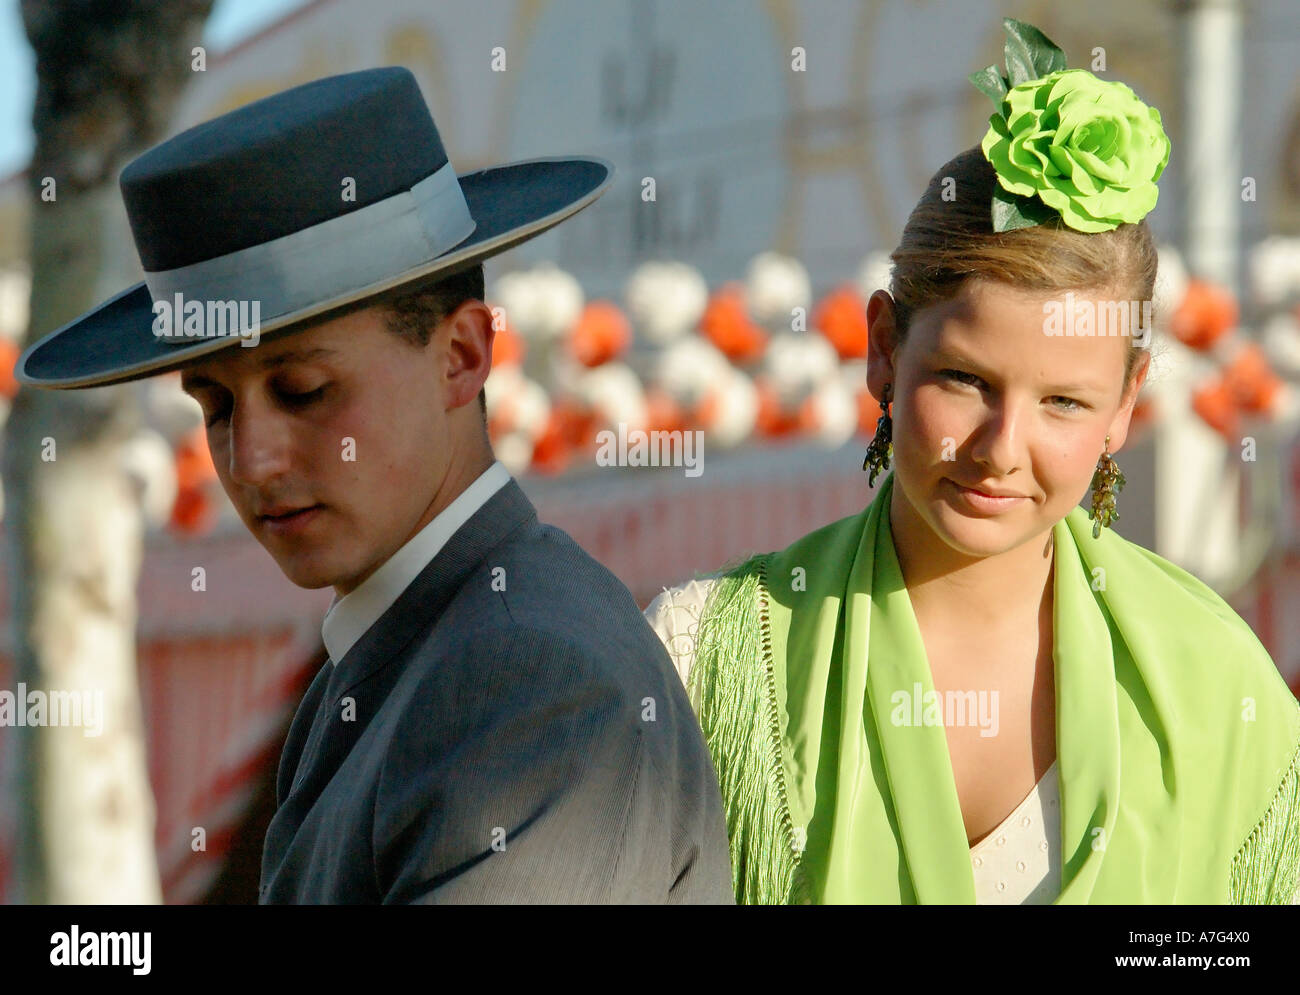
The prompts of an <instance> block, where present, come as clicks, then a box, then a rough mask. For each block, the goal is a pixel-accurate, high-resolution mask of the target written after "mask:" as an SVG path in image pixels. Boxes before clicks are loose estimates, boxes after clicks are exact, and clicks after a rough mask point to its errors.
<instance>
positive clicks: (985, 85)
mask: <svg viewBox="0 0 1300 995" xmlns="http://www.w3.org/2000/svg"><path fill="white" fill-rule="evenodd" d="M966 78H967V79H968V80H970V81H971V82H972V83H974V84H975V86H976V88H977V89H978V90H979V91H980V93H982V94H984V96H986V97H988V98H989V99H990V100H991V101H993V106H994V107H996V108H998V109H999V110H1001V108H1002V99H1003V98H1004V97H1005V96H1006V95H1007V90H1008V89H1010V87H1008V86H1007V81H1006V80H1005V79H1003V77H1002V74H1001V73H1000V72H998V67H997V66H988V67H986V68H984V69H981V70H980V71H979V72H977V73H971V74H970V75H969V76H967V77H966Z"/></svg>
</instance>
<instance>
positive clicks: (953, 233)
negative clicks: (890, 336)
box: [889, 146, 1157, 389]
mask: <svg viewBox="0 0 1300 995" xmlns="http://www.w3.org/2000/svg"><path fill="white" fill-rule="evenodd" d="M996 184H997V174H996V173H994V171H993V166H992V165H991V164H990V163H989V161H988V160H987V159H985V158H984V153H983V152H982V151H981V150H980V148H979V146H975V147H973V148H969V149H967V150H966V151H965V152H962V153H961V154H959V155H957V156H955V157H954V158H952V159H950V160H949V161H948V162H947V163H945V164H944V165H943V166H942V167H940V169H939V171H938V172H937V173H935V174H934V176H932V177H931V178H930V184H929V186H928V187H926V190H925V193H924V194H922V195H921V199H920V200H919V201H918V202H917V204H916V207H914V208H913V209H912V213H911V215H909V216H908V219H907V224H906V225H905V226H904V228H903V237H902V239H901V240H900V242H899V245H898V248H897V249H895V250H894V251H893V252H892V253H890V256H889V258H890V259H891V260H893V263H894V267H893V272H892V277H891V279H890V285H889V292H890V295H891V296H892V297H893V298H894V301H895V305H896V308H895V310H896V313H897V316H898V318H897V326H898V339H899V344H902V341H903V339H905V338H906V335H907V329H908V325H909V324H910V322H911V319H912V317H913V316H914V315H915V314H916V313H917V312H918V311H920V310H922V309H923V308H927V307H930V306H931V305H934V304H939V303H942V302H943V301H947V300H950V299H952V298H953V297H955V296H957V294H958V293H959V292H960V291H961V289H962V287H963V285H964V284H965V282H966V281H967V280H968V279H970V278H972V277H974V278H983V279H988V280H995V281H998V282H1001V283H1005V284H1008V285H1010V286H1012V287H1015V288H1017V289H1019V290H1025V291H1045V292H1049V293H1050V292H1057V291H1065V290H1088V291H1098V290H1108V291H1113V292H1115V293H1116V296H1117V297H1120V298H1121V299H1123V300H1125V301H1128V300H1137V301H1150V300H1152V299H1153V296H1154V292H1155V282H1156V264H1157V256H1156V247H1155V242H1154V240H1153V239H1152V237H1151V230H1150V228H1149V227H1148V226H1147V223H1146V220H1145V219H1144V220H1142V221H1139V222H1138V223H1137V224H1122V225H1120V226H1119V227H1118V228H1116V229H1114V230H1113V231H1106V232H1097V233H1092V234H1089V233H1085V232H1080V231H1075V230H1074V229H1072V228H1068V227H1066V225H1065V224H1064V222H1062V221H1061V219H1060V218H1059V217H1053V218H1052V219H1050V220H1049V221H1047V222H1046V223H1044V224H1040V225H1035V226H1033V227H1030V228H1018V229H1015V230H1013V231H1009V232H995V231H994V230H993V221H992V217H991V209H990V204H991V202H992V199H993V190H994V187H995V186H996ZM1137 310H1138V311H1139V312H1141V310H1142V309H1141V308H1138V309H1137ZM1143 327H1144V328H1145V325H1144V326H1143ZM1142 341H1144V342H1146V343H1147V345H1145V346H1139V345H1138V341H1137V339H1134V344H1133V345H1132V346H1131V347H1130V349H1129V353H1128V361H1127V365H1126V366H1125V370H1124V387H1125V389H1127V388H1128V387H1129V385H1130V382H1131V379H1132V376H1133V372H1134V369H1135V367H1136V364H1137V360H1138V359H1139V357H1140V356H1141V354H1142V353H1143V352H1148V351H1149V343H1150V332H1149V331H1148V332H1147V334H1146V335H1145V336H1144V338H1143V339H1142Z"/></svg>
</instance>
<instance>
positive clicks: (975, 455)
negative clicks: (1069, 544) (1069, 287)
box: [867, 279, 1148, 557]
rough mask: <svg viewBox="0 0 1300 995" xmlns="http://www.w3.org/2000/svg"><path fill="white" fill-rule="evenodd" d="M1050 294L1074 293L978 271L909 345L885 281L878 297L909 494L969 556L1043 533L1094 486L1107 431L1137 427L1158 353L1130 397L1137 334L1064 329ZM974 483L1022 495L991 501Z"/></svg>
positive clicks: (885, 379)
mask: <svg viewBox="0 0 1300 995" xmlns="http://www.w3.org/2000/svg"><path fill="white" fill-rule="evenodd" d="M1073 299H1074V304H1075V306H1076V307H1088V306H1092V307H1094V308H1098V309H1100V307H1101V306H1102V304H1103V302H1107V301H1112V300H1113V298H1111V297H1109V296H1107V293H1106V292H1105V291H1102V292H1100V293H1097V294H1094V293H1092V292H1080V291H1075V292H1074V293H1073ZM1049 301H1057V302H1060V306H1061V307H1062V308H1064V307H1065V301H1066V298H1065V295H1064V294H1063V293H1061V294H1051V293H1027V292H1024V291H1020V290H1017V289H1015V288H1012V287H1010V286H1008V285H1005V284H1001V283H995V282H990V281H984V280H975V279H972V280H968V281H967V283H966V284H965V286H964V288H963V290H962V292H961V293H960V294H958V295H957V297H955V298H954V299H952V300H950V301H947V302H944V303H942V304H939V305H935V306H933V307H930V308H926V309H924V310H922V311H920V312H918V313H917V314H916V315H915V316H914V318H913V320H912V323H911V325H910V327H909V329H908V332H907V337H906V340H905V341H904V343H903V345H902V346H901V347H898V348H893V347H892V346H891V342H892V340H893V336H894V329H895V326H894V313H893V300H892V298H890V296H889V295H888V294H887V293H886V292H884V291H877V292H876V294H873V295H872V299H871V301H870V302H869V304H868V309H867V311H868V322H869V325H870V329H871V332H870V339H871V346H870V355H869V374H868V381H869V385H870V387H871V390H872V393H873V394H874V395H875V396H876V397H880V396H881V392H882V391H883V389H884V386H885V384H886V383H888V384H891V385H892V386H893V398H892V416H893V443H894V460H893V467H894V475H895V489H896V490H900V489H901V492H902V493H901V495H895V499H894V500H895V503H897V502H898V500H899V498H900V497H901V498H903V499H904V500H906V502H907V505H908V506H909V507H908V509H906V510H907V513H908V514H909V516H910V517H912V518H913V519H914V520H919V521H920V522H923V523H924V524H925V525H928V526H929V529H930V530H931V531H932V532H933V533H934V535H935V536H937V537H938V538H939V539H940V540H942V542H943V543H945V544H946V545H947V546H948V547H950V548H951V549H952V550H954V551H956V552H957V553H959V554H964V555H965V556H967V557H985V556H992V555H996V554H998V553H1001V552H1005V551H1007V550H1010V549H1013V548H1016V547H1018V546H1020V545H1022V544H1024V543H1025V542H1027V541H1029V540H1030V539H1033V538H1035V537H1038V536H1042V535H1043V534H1044V533H1045V532H1046V531H1047V530H1048V529H1050V528H1051V527H1052V526H1053V525H1055V524H1056V522H1058V521H1060V520H1061V519H1062V518H1063V517H1064V516H1065V515H1066V514H1067V513H1068V512H1069V511H1070V509H1072V508H1073V507H1074V506H1075V505H1076V504H1078V503H1079V501H1080V499H1081V498H1082V497H1083V496H1084V494H1085V493H1086V492H1087V490H1088V487H1089V485H1090V484H1091V481H1092V475H1093V471H1094V470H1095V469H1096V465H1097V460H1098V458H1099V457H1100V456H1101V453H1102V450H1103V448H1104V446H1105V444H1106V436H1107V434H1108V433H1109V435H1110V451H1111V453H1115V452H1116V451H1117V450H1119V449H1120V448H1121V447H1122V446H1123V445H1124V441H1125V438H1126V437H1127V433H1128V425H1129V419H1130V418H1131V416H1132V410H1133V403H1134V401H1135V400H1136V396H1137V390H1138V388H1139V387H1140V386H1141V384H1142V381H1143V380H1144V379H1145V377H1146V368H1147V359H1148V357H1147V356H1144V357H1143V358H1142V359H1141V360H1140V361H1139V367H1138V369H1137V370H1136V371H1135V373H1136V375H1135V379H1134V382H1133V384H1132V386H1131V387H1130V389H1129V391H1128V393H1127V394H1125V395H1124V396H1121V394H1122V388H1123V383H1122V381H1123V377H1124V365H1125V360H1126V357H1127V355H1128V352H1129V350H1130V348H1131V346H1132V344H1133V343H1132V339H1131V338H1130V337H1129V336H1128V335H1115V336H1111V337H1075V336H1062V335H1050V334H1048V329H1054V328H1056V327H1059V321H1058V323H1057V324H1056V325H1053V324H1049V321H1048V315H1049V310H1048V309H1047V308H1046V307H1045V305H1046V304H1047V302H1049ZM1075 313H1076V314H1078V313H1079V312H1078V311H1076V312H1075ZM1095 313H1100V311H1098V312H1095ZM1058 314H1059V312H1058ZM963 487H966V488H973V489H975V490H978V491H982V492H985V493H989V494H999V495H1011V496H1012V497H1011V499H1009V500H1007V501H1004V502H988V501H980V500H979V499H978V497H975V496H972V495H970V494H968V493H965V492H963V490H962V488H963Z"/></svg>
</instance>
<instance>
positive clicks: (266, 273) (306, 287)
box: [144, 162, 475, 345]
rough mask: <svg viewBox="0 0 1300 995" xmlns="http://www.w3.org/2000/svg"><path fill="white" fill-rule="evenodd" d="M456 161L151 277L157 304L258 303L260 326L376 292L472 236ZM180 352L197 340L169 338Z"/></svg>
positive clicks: (148, 281)
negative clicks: (398, 188)
mask: <svg viewBox="0 0 1300 995" xmlns="http://www.w3.org/2000/svg"><path fill="white" fill-rule="evenodd" d="M474 228H475V223H474V219H473V217H471V216H470V213H469V205H468V204H467V203H466V202H465V194H464V193H463V192H462V191H461V188H460V182H459V181H458V180H457V178H456V172H455V170H454V169H453V168H452V165H451V163H450V162H447V163H446V164H445V165H444V166H443V167H442V168H441V169H438V170H436V171H435V172H433V173H430V174H429V175H428V176H426V177H425V178H424V179H422V180H420V181H419V182H418V183H416V184H415V185H414V186H412V187H411V189H410V190H404V191H402V192H401V193H398V194H394V195H393V196H391V197H386V198H384V199H383V200H381V201H378V202H376V203H374V204H369V205H367V206H366V207H363V208H361V209H359V210H356V211H352V212H350V213H348V214H344V215H341V216H339V217H337V218H330V219H329V220H328V221H322V222H321V223H320V224H316V225H312V226H311V227H310V228H303V229H302V230H301V231H296V232H292V233H291V234H288V235H284V236H282V237H280V238H276V239H272V240H271V241H269V242H263V243H261V244H259V245H252V246H249V247H248V248H246V249H239V250H237V251H235V252H230V253H227V254H226V255H224V256H216V257H215V258H212V259H205V260H203V261H202V262H198V263H193V264H191V265H189V266H180V267H177V268H176V269H169V270H159V271H157V272H153V273H149V272H146V273H145V275H144V279H145V283H146V284H147V285H148V287H149V293H150V295H151V296H152V297H153V299H154V301H155V302H159V301H167V302H168V304H170V303H171V302H172V301H173V299H175V298H176V296H177V295H178V294H179V295H180V297H181V299H182V300H194V301H249V302H252V301H257V302H259V313H260V316H261V320H262V321H270V320H272V319H275V318H279V317H282V316H284V315H287V314H292V313H293V312H295V311H300V310H303V309H304V308H308V307H311V306H313V305H316V304H319V303H321V302H322V301H327V300H332V299H334V298H336V297H341V296H343V295H346V294H348V293H351V292H353V291H356V290H361V289H363V288H365V287H369V286H372V285H374V284H376V283H379V282H380V281H382V280H385V279H387V278H389V277H393V276H396V275H397V274H399V273H402V272H405V271H406V270H408V269H412V268H414V267H416V266H419V265H420V264H421V263H426V262H428V261H429V260H431V259H434V258H436V257H437V256H440V255H442V254H443V253H444V252H448V251H449V250H451V249H453V248H455V247H456V246H457V245H459V244H460V243H461V242H463V241H465V239H467V238H469V236H470V235H471V234H473V232H474ZM160 341H163V342H168V343H170V344H175V345H193V341H194V340H193V339H192V338H190V339H187V338H184V337H180V336H177V337H163V338H160Z"/></svg>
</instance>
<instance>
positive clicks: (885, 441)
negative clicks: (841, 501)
mask: <svg viewBox="0 0 1300 995" xmlns="http://www.w3.org/2000/svg"><path fill="white" fill-rule="evenodd" d="M893 392H894V388H893V385H892V384H885V389H884V390H883V391H881V393H882V394H884V397H882V398H881V399H880V410H881V412H882V414H881V416H880V418H879V419H878V420H877V421H876V434H875V436H874V438H872V440H871V445H869V446H867V457H866V459H864V460H863V461H862V469H864V470H866V469H867V468H868V467H870V468H871V475H870V476H869V477H868V478H867V483H868V484H870V485H871V486H872V487H875V486H876V476H877V474H879V473H880V472H881V471H882V470H888V469H889V462H890V460H892V459H893V458H894V444H893V442H892V441H891V439H892V438H893V434H894V423H893V421H892V420H891V419H890V417H889V399H890V396H891V395H892V394H893Z"/></svg>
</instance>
